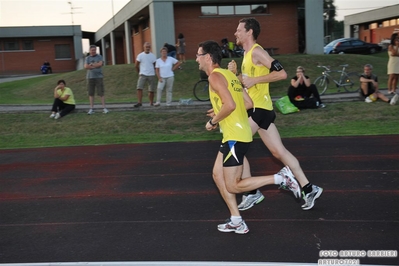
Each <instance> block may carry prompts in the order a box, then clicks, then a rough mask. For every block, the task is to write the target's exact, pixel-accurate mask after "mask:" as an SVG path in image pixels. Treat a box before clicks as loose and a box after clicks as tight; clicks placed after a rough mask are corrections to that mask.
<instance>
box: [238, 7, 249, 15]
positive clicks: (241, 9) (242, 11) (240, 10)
mask: <svg viewBox="0 0 399 266" xmlns="http://www.w3.org/2000/svg"><path fill="white" fill-rule="evenodd" d="M250 13H251V6H250V5H247V6H236V15H246V14H250Z"/></svg>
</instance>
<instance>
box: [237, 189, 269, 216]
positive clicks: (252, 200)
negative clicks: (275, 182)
mask: <svg viewBox="0 0 399 266" xmlns="http://www.w3.org/2000/svg"><path fill="white" fill-rule="evenodd" d="M264 199H265V196H263V194H262V192H260V190H259V189H257V190H256V193H255V194H248V195H242V201H241V203H240V204H239V205H238V210H240V211H245V210H248V209H250V208H252V207H253V206H254V205H255V204H259V203H261V202H262V200H264Z"/></svg>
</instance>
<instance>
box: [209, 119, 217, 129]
mask: <svg viewBox="0 0 399 266" xmlns="http://www.w3.org/2000/svg"><path fill="white" fill-rule="evenodd" d="M208 122H209V124H211V126H213V127H214V126H216V125H217V124H218V123H215V124H214V123H212V118H211V119H209V121H208Z"/></svg>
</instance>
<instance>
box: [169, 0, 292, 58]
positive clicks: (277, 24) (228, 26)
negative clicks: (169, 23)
mask: <svg viewBox="0 0 399 266" xmlns="http://www.w3.org/2000/svg"><path fill="white" fill-rule="evenodd" d="M269 10H270V14H267V15H257V16H256V17H255V18H256V19H257V20H258V21H259V22H260V24H261V33H260V36H259V37H258V43H259V44H260V45H262V46H263V47H265V48H266V47H276V48H279V49H278V51H277V52H278V53H279V54H288V53H297V52H298V21H297V6H296V3H286V2H285V3H281V4H280V3H278V2H271V3H270V5H269ZM174 12H175V29H176V32H175V34H176V36H177V35H178V34H179V33H183V35H184V37H185V39H186V58H187V59H194V58H195V54H196V52H197V49H198V43H200V42H202V41H205V40H214V41H217V42H219V43H220V44H221V42H220V41H221V40H222V39H223V38H227V39H228V40H229V41H233V42H234V41H235V37H234V33H235V31H236V28H237V26H238V21H239V20H240V19H241V18H243V17H249V16H250V15H248V16H223V17H205V16H202V15H201V5H200V4H198V5H193V4H190V5H187V4H181V5H179V4H175V6H174Z"/></svg>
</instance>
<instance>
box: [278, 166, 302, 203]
mask: <svg viewBox="0 0 399 266" xmlns="http://www.w3.org/2000/svg"><path fill="white" fill-rule="evenodd" d="M277 174H278V175H281V176H282V177H283V182H281V184H280V187H279V188H282V189H285V190H291V191H292V193H294V196H295V198H297V199H298V198H300V197H301V189H300V186H299V184H298V182H297V181H296V179H295V176H294V174H293V173H292V172H291V169H290V168H289V167H288V165H287V166H285V167H283V169H281V170H280V172H278V173H277Z"/></svg>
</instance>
